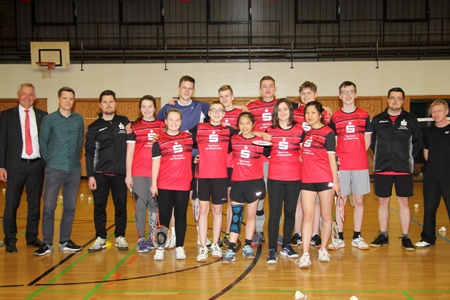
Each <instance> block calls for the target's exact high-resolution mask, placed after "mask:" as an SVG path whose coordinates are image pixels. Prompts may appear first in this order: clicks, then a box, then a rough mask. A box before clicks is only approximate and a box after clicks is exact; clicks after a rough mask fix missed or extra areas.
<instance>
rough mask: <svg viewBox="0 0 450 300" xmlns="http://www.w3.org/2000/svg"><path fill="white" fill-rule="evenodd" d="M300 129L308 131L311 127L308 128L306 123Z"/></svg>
mask: <svg viewBox="0 0 450 300" xmlns="http://www.w3.org/2000/svg"><path fill="white" fill-rule="evenodd" d="M302 128H303V130H304V131H310V130H311V126H309V125H308V123H306V122H303V124H302Z"/></svg>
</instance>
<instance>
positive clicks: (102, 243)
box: [88, 237, 106, 252]
mask: <svg viewBox="0 0 450 300" xmlns="http://www.w3.org/2000/svg"><path fill="white" fill-rule="evenodd" d="M105 248H106V239H102V238H101V237H97V239H96V240H95V242H94V244H92V246H91V247H89V248H88V251H89V252H97V251H100V250H102V249H105Z"/></svg>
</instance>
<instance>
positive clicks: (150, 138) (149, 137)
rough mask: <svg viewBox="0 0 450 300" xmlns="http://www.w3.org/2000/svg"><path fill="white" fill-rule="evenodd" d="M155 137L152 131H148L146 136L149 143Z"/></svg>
mask: <svg viewBox="0 0 450 300" xmlns="http://www.w3.org/2000/svg"><path fill="white" fill-rule="evenodd" d="M155 135H156V133H155V132H154V131H153V130H150V132H149V133H148V134H147V138H148V140H149V141H152V140H153V137H154V136H155Z"/></svg>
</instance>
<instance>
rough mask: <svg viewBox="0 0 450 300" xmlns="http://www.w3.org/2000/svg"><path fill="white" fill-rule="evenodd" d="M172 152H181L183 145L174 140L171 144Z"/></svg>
mask: <svg viewBox="0 0 450 300" xmlns="http://www.w3.org/2000/svg"><path fill="white" fill-rule="evenodd" d="M172 149H173V153H181V152H183V145H180V144H178V142H175V144H174V145H173V146H172Z"/></svg>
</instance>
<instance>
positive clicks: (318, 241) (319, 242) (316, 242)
mask: <svg viewBox="0 0 450 300" xmlns="http://www.w3.org/2000/svg"><path fill="white" fill-rule="evenodd" d="M311 245H312V246H313V247H316V248H318V247H320V246H321V245H322V239H321V238H320V236H319V235H318V234H315V235H314V236H313V237H312V238H311Z"/></svg>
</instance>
